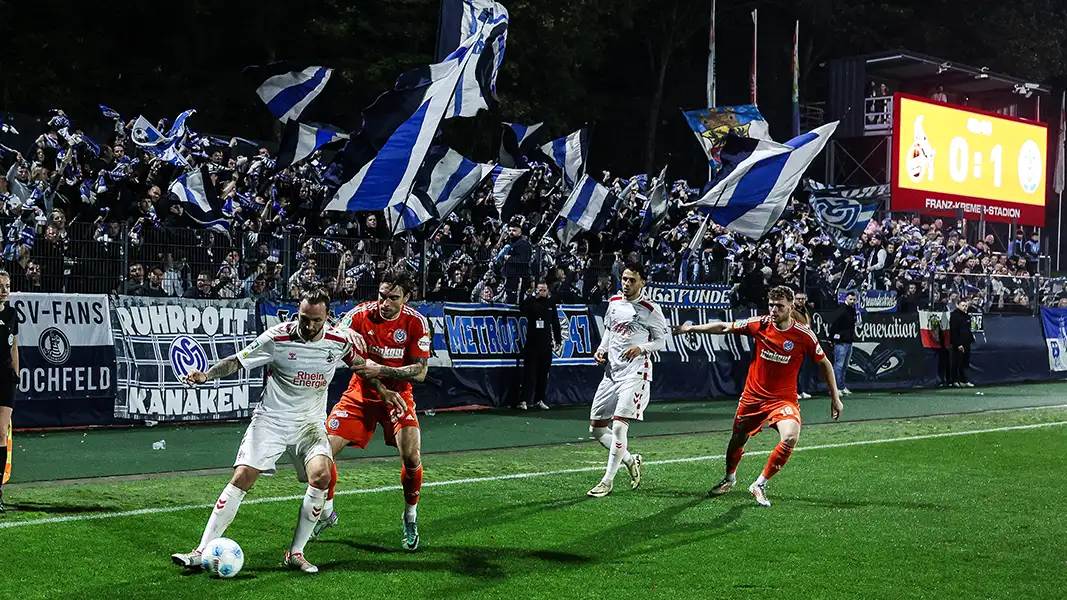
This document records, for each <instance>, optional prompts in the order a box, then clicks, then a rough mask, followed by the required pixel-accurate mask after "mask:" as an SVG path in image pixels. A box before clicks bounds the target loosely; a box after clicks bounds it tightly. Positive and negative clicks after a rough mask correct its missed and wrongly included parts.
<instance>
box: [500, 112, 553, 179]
mask: <svg viewBox="0 0 1067 600" xmlns="http://www.w3.org/2000/svg"><path fill="white" fill-rule="evenodd" d="M502 125H503V126H504V132H503V133H502V134H501V135H500V165H501V166H504V167H507V168H509V169H514V168H519V167H522V168H525V167H527V166H529V165H527V164H526V160H525V159H524V157H525V156H526V155H527V154H529V153H530V150H532V149H533V147H534V140H536V139H537V136H536V134H537V132H538V130H540V129H541V126H542V125H544V123H537V124H536V125H530V126H529V127H527V126H526V125H519V124H518V123H503V124H502Z"/></svg>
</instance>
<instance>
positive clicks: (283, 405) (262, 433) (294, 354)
mask: <svg viewBox="0 0 1067 600" xmlns="http://www.w3.org/2000/svg"><path fill="white" fill-rule="evenodd" d="M329 304H330V297H329V295H328V294H327V293H326V291H325V290H324V289H322V288H316V289H312V290H308V291H306V292H304V294H303V296H302V297H301V300H300V306H299V309H298V310H299V320H298V322H296V323H293V322H288V323H279V324H278V325H275V326H274V327H271V328H270V329H268V330H266V331H264V332H263V333H262V334H260V336H259V337H257V338H256V340H255V341H254V342H252V343H251V344H249V345H248V347H246V348H244V349H243V350H241V351H240V352H238V353H237V354H235V355H233V356H230V357H228V358H225V359H223V360H221V361H219V362H218V363H217V364H215V365H214V366H212V367H211V368H210V369H208V371H207V373H201V372H200V371H195V370H194V371H192V372H190V373H189V374H188V375H186V376H185V380H186V382H187V383H188V384H190V385H197V384H201V383H205V382H207V381H210V380H212V379H218V378H222V377H226V376H227V375H230V374H232V373H236V372H237V371H238V370H239V369H241V368H242V367H244V368H246V369H253V368H255V367H260V366H267V367H268V372H269V374H270V375H269V377H268V379H267V385H266V387H265V388H264V390H263V397H262V400H261V401H260V403H259V406H257V407H256V409H255V411H254V412H253V413H252V420H251V422H250V423H249V424H248V429H247V430H246V431H245V435H244V438H243V439H242V440H241V447H240V449H239V450H238V451H237V459H236V460H235V461H234V465H233V466H234V472H233V478H231V479H230V483H229V484H228V485H227V486H226V489H224V490H223V491H222V495H220V496H219V499H218V501H217V502H216V503H215V508H214V509H213V510H212V511H211V518H210V519H208V522H207V526H206V527H205V528H204V534H203V535H202V536H201V537H200V544H199V545H198V546H197V547H196V549H194V550H193V551H192V552H189V553H179V554H174V555H172V556H171V559H172V560H173V561H174V563H175V564H177V565H181V566H184V567H188V568H192V569H198V568H201V559H202V553H203V550H204V547H205V546H207V544H208V542H210V541H212V540H214V539H216V538H219V537H222V535H223V533H225V531H226V528H227V527H228V526H229V525H230V523H232V522H233V519H234V517H235V516H237V508H238V507H239V506H240V504H241V500H243V499H244V497H245V494H246V493H247V492H248V490H249V489H251V487H252V484H253V483H255V481H256V479H257V478H258V477H259V476H260V474H263V475H273V474H274V472H275V465H276V463H277V462H278V459H279V458H281V455H282V453H284V452H288V453H289V454H290V456H291V457H292V459H293V463H294V465H295V466H296V470H297V478H298V479H299V480H300V481H306V482H307V483H308V488H307V492H306V493H305V495H304V500H303V504H302V505H301V508H300V516H299V519H298V521H297V524H296V532H295V533H294V534H293V542H292V544H291V545H290V547H289V549H288V550H287V551H286V552H285V565H286V566H288V567H289V568H291V569H299V570H301V571H303V572H305V573H317V572H318V567H316V566H315V565H313V564H311V563H310V562H308V561H307V559H305V558H304V546H305V545H306V544H307V541H308V539H309V538H310V537H311V532H312V530H313V529H314V527H315V523H316V522H317V521H318V519H319V515H320V514H321V513H322V506H323V503H324V502H325V501H326V492H327V488H328V487H329V485H330V463H331V461H332V460H333V455H332V453H331V452H330V443H329V440H328V439H327V436H326V424H325V421H326V394H327V390H328V388H329V385H330V380H331V379H333V375H334V367H335V366H336V364H337V361H338V360H341V361H344V362H345V364H347V365H348V366H349V367H360V366H365V365H369V366H371V367H372V368H373V367H374V366H376V363H373V362H372V361H367V360H365V359H363V358H362V357H360V356H359V355H358V354H357V353H356V348H355V346H354V344H355V343H357V342H356V340H355V338H353V337H350V336H348V335H347V334H346V333H345V332H343V331H341V330H337V329H334V328H333V327H330V326H328V325H326V314H327V310H328V308H329ZM405 408H406V407H405Z"/></svg>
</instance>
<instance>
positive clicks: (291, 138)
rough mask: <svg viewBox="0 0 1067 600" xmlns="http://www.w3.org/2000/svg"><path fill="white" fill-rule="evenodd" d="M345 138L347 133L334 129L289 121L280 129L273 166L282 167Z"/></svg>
mask: <svg viewBox="0 0 1067 600" xmlns="http://www.w3.org/2000/svg"><path fill="white" fill-rule="evenodd" d="M347 139H348V134H347V133H342V132H340V131H337V130H335V129H327V128H325V127H313V126H311V125H307V124H305V123H298V122H296V121H289V122H288V123H286V124H285V129H284V130H283V131H282V143H281V144H280V145H279V147H278V159H277V161H276V163H275V168H277V169H279V170H281V169H284V168H286V167H288V166H289V165H292V164H295V163H298V162H300V161H302V160H304V159H305V158H307V157H309V156H311V153H312V152H314V151H316V150H318V149H319V148H322V147H323V146H325V145H327V144H331V143H333V142H337V141H340V140H347Z"/></svg>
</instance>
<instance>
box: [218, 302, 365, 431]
mask: <svg viewBox="0 0 1067 600" xmlns="http://www.w3.org/2000/svg"><path fill="white" fill-rule="evenodd" d="M297 328H298V325H297V323H295V322H292V321H290V322H288V323H279V324H277V325H275V326H274V327H271V328H270V329H268V330H266V331H264V332H263V333H261V334H260V335H259V337H257V338H256V340H255V341H254V342H252V343H251V344H249V345H248V347H246V348H245V349H243V350H241V351H240V352H238V353H237V360H239V361H240V362H241V365H242V366H243V367H245V368H246V369H253V368H255V367H260V366H266V367H267V386H266V387H265V388H264V389H263V398H262V400H261V401H260V403H259V406H257V407H256V410H255V413H253V416H256V417H260V418H263V417H267V418H269V419H270V420H272V421H276V422H281V423H284V424H286V425H302V424H306V423H316V422H322V421H325V420H326V395H327V391H328V389H329V386H330V380H332V379H333V374H334V369H335V368H336V367H337V364H338V362H344V363H345V364H350V363H351V362H352V359H353V357H354V356H355V353H354V351H353V348H352V345H351V344H349V343H348V340H346V339H345V338H344V336H343V335H342V334H341V332H339V331H338V330H336V329H334V328H333V327H330V326H329V325H327V326H326V331H324V332H323V335H322V339H320V340H319V341H317V342H305V341H303V340H301V339H300V334H299V333H298V332H297Z"/></svg>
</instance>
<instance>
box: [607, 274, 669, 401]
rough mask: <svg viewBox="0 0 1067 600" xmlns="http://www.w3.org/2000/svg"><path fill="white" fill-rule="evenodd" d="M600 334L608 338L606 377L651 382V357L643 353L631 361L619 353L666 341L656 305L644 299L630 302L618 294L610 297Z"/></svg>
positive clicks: (662, 320)
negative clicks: (635, 347)
mask: <svg viewBox="0 0 1067 600" xmlns="http://www.w3.org/2000/svg"><path fill="white" fill-rule="evenodd" d="M604 333H605V335H607V336H608V340H607V348H606V350H607V355H608V375H609V376H610V377H611V379H613V380H616V381H618V380H622V379H647V380H649V381H651V380H652V354H651V353H649V352H646V353H644V354H642V355H641V356H638V357H637V358H635V359H633V360H626V359H625V358H623V357H622V353H623V352H625V351H626V349H627V348H629V347H631V346H638V345H641V344H645V343H648V342H651V341H657V340H666V339H667V319H666V317H664V316H663V310H662V309H661V308H660V307H659V305H658V304H656V303H655V302H652V301H651V300H648V299H647V298H645V297H644V296H640V297H638V298H637V299H636V300H634V301H633V302H630V301H629V300H627V299H626V298H625V297H624V296H623V295H622V294H617V295H615V296H612V297H611V300H609V301H608V310H607V312H605V313H604Z"/></svg>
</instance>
